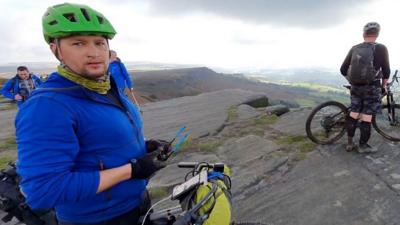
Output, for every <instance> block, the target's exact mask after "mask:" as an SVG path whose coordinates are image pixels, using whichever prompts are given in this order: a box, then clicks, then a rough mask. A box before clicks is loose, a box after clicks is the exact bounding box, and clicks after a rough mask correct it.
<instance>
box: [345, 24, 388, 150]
mask: <svg viewBox="0 0 400 225" xmlns="http://www.w3.org/2000/svg"><path fill="white" fill-rule="evenodd" d="M380 29H381V27H380V25H379V24H378V23H376V22H370V23H367V24H366V25H365V26H364V28H363V37H364V42H363V43H361V44H358V45H355V46H353V47H352V48H351V49H350V51H349V53H348V54H347V56H346V58H345V60H344V62H343V64H342V66H341V68H340V72H341V73H342V75H343V76H347V78H348V79H349V81H350V84H351V92H350V94H351V109H350V115H349V116H348V118H347V121H346V126H347V136H348V143H347V145H346V150H347V151H352V150H355V149H357V150H358V152H360V153H372V152H376V151H377V148H376V147H373V146H371V145H369V144H368V140H369V139H370V136H371V120H372V116H373V115H374V114H376V113H379V112H380V110H381V93H382V88H384V89H385V88H386V86H387V83H388V79H389V76H390V65H389V55H388V50H387V48H386V46H384V45H383V44H378V43H376V39H377V38H378V36H379V32H380ZM368 47H371V49H372V51H373V52H372V54H373V58H372V61H371V63H370V64H372V65H371V68H372V69H374V71H376V72H377V73H376V74H378V76H376V79H375V80H374V81H373V82H371V83H366V84H358V83H352V81H351V79H350V77H349V76H350V74H349V72H350V71H351V66H352V65H351V63H352V59H353V57H358V58H359V57H361V56H360V55H355V56H354V54H353V52H354V51H355V49H356V48H364V49H366V48H368ZM357 60H359V59H357ZM357 60H355V61H357ZM358 65H364V64H362V63H359V64H358ZM360 69H365V71H366V69H367V68H360ZM374 73H375V72H374ZM358 120H361V123H360V140H359V146H357V145H356V144H355V143H354V142H353V137H354V133H355V130H356V127H357V123H358Z"/></svg>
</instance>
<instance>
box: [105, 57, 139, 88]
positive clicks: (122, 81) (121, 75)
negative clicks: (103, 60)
mask: <svg viewBox="0 0 400 225" xmlns="http://www.w3.org/2000/svg"><path fill="white" fill-rule="evenodd" d="M110 55H111V58H110V61H111V63H110V66H109V68H108V70H109V71H110V74H111V76H112V77H113V78H114V80H115V83H116V84H117V86H118V88H120V89H122V90H125V88H129V90H131V91H132V88H133V82H132V79H131V77H130V75H129V73H128V70H127V69H126V67H125V65H124V64H123V63H122V62H121V59H120V58H118V56H117V52H116V51H114V50H110Z"/></svg>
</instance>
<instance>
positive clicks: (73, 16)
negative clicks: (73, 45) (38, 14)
mask: <svg viewBox="0 0 400 225" xmlns="http://www.w3.org/2000/svg"><path fill="white" fill-rule="evenodd" d="M42 27H43V35H44V39H45V40H46V42H47V43H50V42H52V41H53V40H54V39H56V38H62V37H68V36H71V35H74V34H100V35H103V36H104V37H106V38H107V39H112V38H113V37H114V35H115V34H116V31H115V29H114V27H113V26H112V25H111V23H110V22H109V21H108V20H107V18H106V17H104V16H103V14H101V13H99V12H98V11H96V10H94V9H92V8H90V7H89V6H86V5H79V4H71V3H64V4H59V5H54V6H51V7H49V8H48V9H47V11H46V13H45V14H44V15H43V18H42Z"/></svg>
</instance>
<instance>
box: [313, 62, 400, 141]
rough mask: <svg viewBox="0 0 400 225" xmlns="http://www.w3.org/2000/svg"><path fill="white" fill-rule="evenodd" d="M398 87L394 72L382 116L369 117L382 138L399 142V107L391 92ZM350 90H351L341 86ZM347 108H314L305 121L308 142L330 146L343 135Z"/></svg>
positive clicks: (336, 104) (331, 104) (338, 105)
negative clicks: (395, 84) (394, 87)
mask: <svg viewBox="0 0 400 225" xmlns="http://www.w3.org/2000/svg"><path fill="white" fill-rule="evenodd" d="M395 82H396V83H398V82H399V81H398V77H397V70H396V72H395V73H394V75H393V77H392V80H391V82H390V83H389V84H388V85H387V89H386V91H385V92H384V93H383V95H382V99H381V100H382V112H381V113H378V114H376V115H373V116H372V125H373V127H374V129H375V130H376V131H377V132H378V133H379V134H380V135H382V136H383V137H384V138H386V139H388V140H390V141H393V142H398V141H400V105H399V104H396V101H395V100H394V96H393V95H394V94H393V92H392V90H391V88H392V86H393V84H394V83H395ZM344 87H346V88H347V89H350V86H344ZM349 112H350V107H347V106H345V105H344V104H342V103H340V102H337V101H328V102H325V103H322V104H320V105H318V106H317V107H315V108H314V109H313V110H312V111H311V113H310V115H309V116H308V118H307V121H306V132H307V136H308V138H309V139H310V140H311V141H313V142H315V143H317V144H331V143H333V142H335V141H337V140H339V139H340V138H341V137H342V136H343V135H344V134H345V132H346V117H347V116H348V114H349Z"/></svg>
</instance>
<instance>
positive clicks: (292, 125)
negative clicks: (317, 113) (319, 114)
mask: <svg viewBox="0 0 400 225" xmlns="http://www.w3.org/2000/svg"><path fill="white" fill-rule="evenodd" d="M310 112H311V108H301V109H294V110H291V111H290V112H288V113H285V114H283V115H282V116H280V119H279V121H278V122H277V123H276V124H274V125H273V128H274V129H275V130H278V131H280V132H282V133H285V134H290V135H295V136H297V135H301V136H305V133H306V120H307V117H308V115H310Z"/></svg>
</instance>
